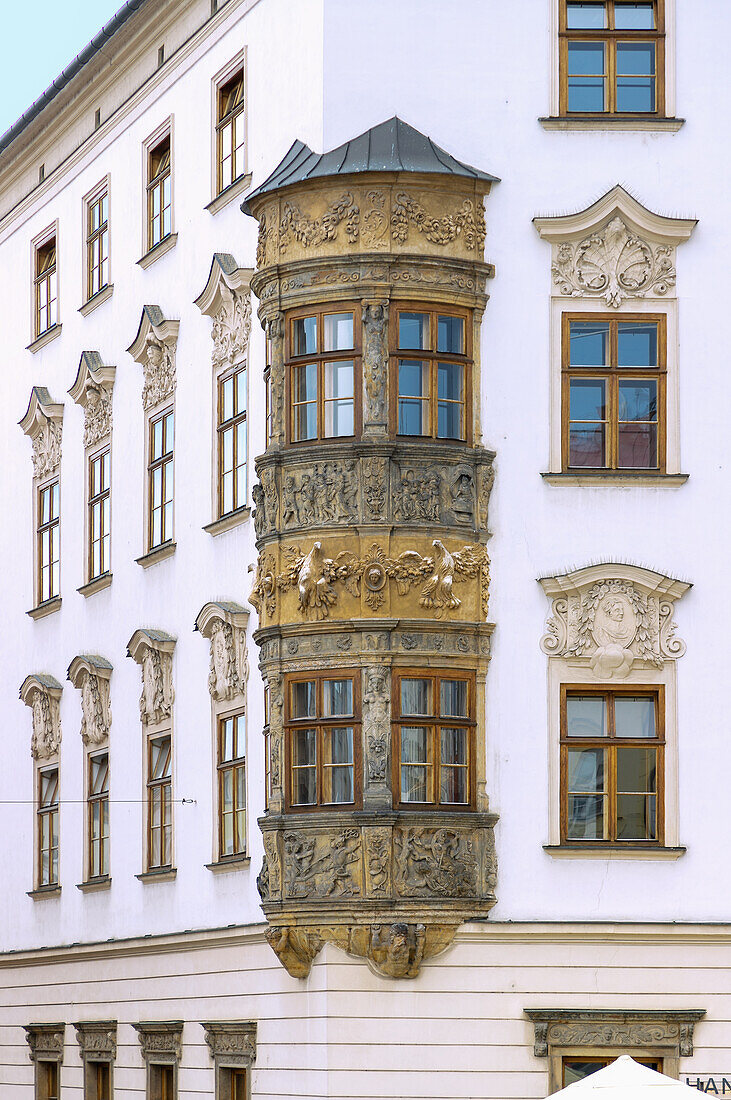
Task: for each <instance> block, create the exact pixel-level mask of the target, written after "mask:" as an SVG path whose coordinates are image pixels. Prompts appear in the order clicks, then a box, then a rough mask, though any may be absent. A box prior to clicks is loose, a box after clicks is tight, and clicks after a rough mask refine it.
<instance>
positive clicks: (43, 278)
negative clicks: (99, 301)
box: [33, 236, 58, 337]
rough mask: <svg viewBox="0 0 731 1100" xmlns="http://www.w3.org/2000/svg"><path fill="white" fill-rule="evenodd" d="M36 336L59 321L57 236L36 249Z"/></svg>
mask: <svg viewBox="0 0 731 1100" xmlns="http://www.w3.org/2000/svg"><path fill="white" fill-rule="evenodd" d="M34 276H35V277H34V284H33V286H34V297H35V336H36V337H38V336H42V335H43V333H44V332H48V330H49V329H51V328H53V327H54V325H56V324H57V322H58V272H57V263H56V237H55V236H53V237H50V238H49V239H48V240H47V241H45V242H44V244H42V245H39V246H38V247H37V248H36V251H35V273H34Z"/></svg>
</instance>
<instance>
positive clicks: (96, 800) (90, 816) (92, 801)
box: [86, 749, 109, 881]
mask: <svg viewBox="0 0 731 1100" xmlns="http://www.w3.org/2000/svg"><path fill="white" fill-rule="evenodd" d="M104 756H105V757H106V760H107V775H106V787H105V789H104V790H103V791H100V792H99V793H98V794H94V793H93V786H92V774H93V767H94V764H95V763H96V762H98V761H99V760H101V758H102V757H104ZM86 782H87V788H86V790H87V795H86V807H87V815H86V828H87V851H86V858H87V881H89V880H94V879H100V878H108V877H109V749H104V750H102V751H101V752H93V753H89V755H88V757H87V778H86ZM96 806H99V807H100V809H99V820H100V828H101V830H102V831H101V833H100V836H99V837H98V838H97V839H98V841H99V859H98V865H99V868H100V869H98V870H97V869H96V863H97V861H96V860H95V858H94V843H95V837H94V808H95V807H96ZM105 817H106V832H105V831H104V818H105ZM105 863H106V870H104V869H103V868H104V866H105Z"/></svg>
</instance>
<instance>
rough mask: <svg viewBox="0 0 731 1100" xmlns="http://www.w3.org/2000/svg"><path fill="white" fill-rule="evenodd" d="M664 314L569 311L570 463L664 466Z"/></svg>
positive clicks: (565, 441)
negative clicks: (618, 316)
mask: <svg viewBox="0 0 731 1100" xmlns="http://www.w3.org/2000/svg"><path fill="white" fill-rule="evenodd" d="M666 375H667V358H666V336H665V318H664V317H648V316H643V315H640V314H638V315H634V316H624V317H623V318H622V320H614V319H612V320H609V319H608V318H605V317H602V316H597V315H596V314H595V315H593V316H589V315H574V314H564V317H563V339H562V394H563V397H562V407H563V413H562V423H563V430H562V452H563V468H564V470H576V469H595V470H655V471H657V472H659V473H660V472H663V471H664V469H665V437H666V422H665V407H666V406H665V401H666V397H665V393H666Z"/></svg>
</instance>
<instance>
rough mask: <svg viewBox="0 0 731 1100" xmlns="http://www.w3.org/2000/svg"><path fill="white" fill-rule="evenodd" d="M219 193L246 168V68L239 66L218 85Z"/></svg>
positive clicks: (239, 176) (238, 177) (217, 140)
mask: <svg viewBox="0 0 731 1100" xmlns="http://www.w3.org/2000/svg"><path fill="white" fill-rule="evenodd" d="M216 143H217V148H218V158H217V159H218V194H220V193H221V192H222V191H225V190H226V188H227V187H230V186H231V184H232V183H235V182H236V180H238V179H240V178H241V177H242V176H243V175H244V174H245V172H246V115H245V114H244V70H243V68H242V69H239V71H238V72H237V73H235V74H234V75H233V76H232V77H230V78H229V79H228V80H227V81H226V82H225V84H222V85H221V86H220V87H219V89H218V122H217V125H216Z"/></svg>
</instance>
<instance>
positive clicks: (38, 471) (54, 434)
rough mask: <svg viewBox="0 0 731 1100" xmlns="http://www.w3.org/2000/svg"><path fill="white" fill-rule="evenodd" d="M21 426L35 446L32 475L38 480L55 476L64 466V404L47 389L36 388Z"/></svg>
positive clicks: (31, 395)
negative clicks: (59, 402)
mask: <svg viewBox="0 0 731 1100" xmlns="http://www.w3.org/2000/svg"><path fill="white" fill-rule="evenodd" d="M18 424H19V425H20V427H21V428H22V429H23V432H24V434H25V435H27V436H29V437H30V440H31V443H32V444H33V475H34V477H36V478H38V479H39V480H40V479H41V478H44V477H48V476H49V475H50V474H53V473H55V471H56V470H57V469H58V468H59V466H60V464H61V433H62V429H63V405H62V404H58V402H56V401H54V400H53V398H52V397H51V395H50V393H49V392H48V390H47V389H46V387H45V386H33V388H32V390H31V391H30V401H29V402H28V408H27V409H26V410H25V415H24V417H23V419H22V420H19V421H18Z"/></svg>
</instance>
